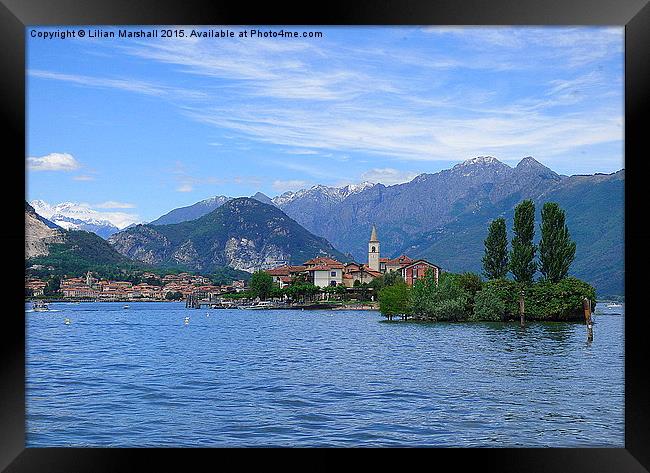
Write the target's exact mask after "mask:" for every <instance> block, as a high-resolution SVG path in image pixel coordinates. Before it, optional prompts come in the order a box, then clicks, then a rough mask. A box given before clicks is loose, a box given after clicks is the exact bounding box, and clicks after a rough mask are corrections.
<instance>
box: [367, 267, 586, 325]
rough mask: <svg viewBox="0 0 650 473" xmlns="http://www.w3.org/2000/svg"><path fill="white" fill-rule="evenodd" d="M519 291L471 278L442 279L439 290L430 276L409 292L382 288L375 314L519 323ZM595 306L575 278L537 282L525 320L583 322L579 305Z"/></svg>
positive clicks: (506, 282)
mask: <svg viewBox="0 0 650 473" xmlns="http://www.w3.org/2000/svg"><path fill="white" fill-rule="evenodd" d="M520 291H521V285H520V284H519V283H518V282H517V281H513V280H511V279H506V278H500V279H492V280H488V281H484V280H482V278H481V276H480V275H478V274H475V273H463V274H455V273H448V272H445V273H442V274H441V275H440V277H439V280H438V284H436V281H435V275H434V273H433V271H427V274H426V276H425V277H424V278H422V279H420V280H419V281H417V282H416V283H415V285H414V286H413V287H409V286H407V285H406V284H404V283H398V284H395V285H393V286H387V287H384V288H383V289H382V290H381V292H380V293H379V309H380V310H381V312H382V314H383V315H385V316H387V317H392V316H401V315H407V316H409V317H412V318H414V319H419V320H430V321H451V322H462V321H508V320H518V319H519V294H520ZM584 297H587V298H588V299H589V300H591V302H592V305H594V306H595V304H596V291H595V289H594V288H593V287H592V286H591V285H589V284H587V283H586V282H584V281H581V280H579V279H577V278H573V277H566V278H564V279H562V280H560V281H558V282H556V283H554V282H551V281H549V280H540V281H537V282H535V283H532V284H531V285H530V286H528V287H527V290H526V291H525V293H524V302H525V307H526V319H527V320H531V321H535V320H537V321H570V320H583V318H584V315H583V312H582V300H583V298H584Z"/></svg>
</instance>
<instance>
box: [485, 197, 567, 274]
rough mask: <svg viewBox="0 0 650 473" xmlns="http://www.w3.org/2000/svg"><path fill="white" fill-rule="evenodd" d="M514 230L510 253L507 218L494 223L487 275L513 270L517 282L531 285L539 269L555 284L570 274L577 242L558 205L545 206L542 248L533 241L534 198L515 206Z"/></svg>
mask: <svg viewBox="0 0 650 473" xmlns="http://www.w3.org/2000/svg"><path fill="white" fill-rule="evenodd" d="M512 231H513V233H514V237H513V238H512V245H511V250H510V252H508V237H507V235H506V221H505V219H503V218H497V219H496V220H493V221H492V222H491V223H490V226H489V228H488V236H487V238H486V239H485V254H484V256H483V274H484V275H485V277H486V278H487V279H489V280H493V279H502V278H505V277H506V276H507V274H508V272H510V273H512V276H513V278H514V280H515V281H517V282H518V283H520V284H521V285H523V286H527V285H530V284H531V283H532V282H533V278H534V276H535V273H536V272H537V271H538V270H539V272H540V273H541V275H542V278H541V279H543V280H545V281H550V282H553V283H557V282H559V281H561V280H562V279H564V278H566V277H567V275H568V274H569V267H570V266H571V263H573V260H574V259H575V254H576V244H575V242H574V241H572V240H571V236H570V234H569V228H568V227H567V225H566V223H565V214H564V210H562V209H561V208H560V206H559V205H558V204H556V203H555V202H547V203H545V204H544V207H543V208H542V223H541V240H540V242H539V248H538V247H537V246H536V245H535V244H534V243H533V238H534V237H535V204H534V203H533V201H532V200H524V201H523V202H521V203H520V204H519V205H517V207H515V215H514V222H513V227H512ZM538 250H539V255H538V258H537V260H536V259H535V255H536V253H537V251H538Z"/></svg>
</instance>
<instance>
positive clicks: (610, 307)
mask: <svg viewBox="0 0 650 473" xmlns="http://www.w3.org/2000/svg"><path fill="white" fill-rule="evenodd" d="M605 307H607V308H608V309H617V308H619V307H623V304H618V303H616V302H612V303H609V304H607V305H606V306H605Z"/></svg>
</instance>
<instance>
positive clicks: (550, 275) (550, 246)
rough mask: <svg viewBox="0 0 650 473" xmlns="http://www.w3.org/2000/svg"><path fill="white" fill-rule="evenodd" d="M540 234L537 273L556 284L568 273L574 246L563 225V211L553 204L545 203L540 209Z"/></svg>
mask: <svg viewBox="0 0 650 473" xmlns="http://www.w3.org/2000/svg"><path fill="white" fill-rule="evenodd" d="M541 233H542V239H541V241H540V243H539V271H540V273H542V276H543V278H544V279H546V280H548V281H550V282H558V281H560V280H562V279H563V278H565V277H566V276H567V274H568V273H569V267H570V266H571V263H572V262H573V260H574V259H575V254H576V244H575V242H574V241H572V240H571V236H570V235H569V228H568V227H567V225H566V224H565V217H564V210H562V209H561V208H560V206H559V205H558V204H556V203H555V202H547V203H545V204H544V207H543V208H542V225H541Z"/></svg>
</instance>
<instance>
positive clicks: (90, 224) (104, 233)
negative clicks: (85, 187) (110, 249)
mask: <svg viewBox="0 0 650 473" xmlns="http://www.w3.org/2000/svg"><path fill="white" fill-rule="evenodd" d="M30 205H31V206H32V207H33V208H34V210H35V211H36V213H37V214H39V215H41V216H42V217H45V218H46V219H48V220H49V221H51V222H52V223H55V224H57V225H58V226H60V227H61V228H64V229H66V230H86V231H90V232H93V233H96V234H97V235H99V236H101V237H102V238H108V237H109V236H110V235H112V234H113V233H116V232H118V231H119V230H120V229H121V228H124V227H126V226H128V225H130V224H132V223H135V221H136V220H137V217H136V216H135V215H133V214H129V213H125V212H99V211H97V210H94V209H93V208H91V207H90V205H88V204H83V203H77V202H60V203H58V204H54V205H52V204H50V203H48V202H46V201H44V200H40V199H35V200H32V201H31V202H30Z"/></svg>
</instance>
